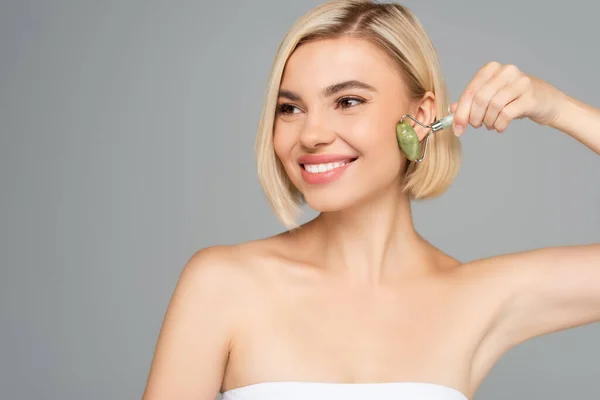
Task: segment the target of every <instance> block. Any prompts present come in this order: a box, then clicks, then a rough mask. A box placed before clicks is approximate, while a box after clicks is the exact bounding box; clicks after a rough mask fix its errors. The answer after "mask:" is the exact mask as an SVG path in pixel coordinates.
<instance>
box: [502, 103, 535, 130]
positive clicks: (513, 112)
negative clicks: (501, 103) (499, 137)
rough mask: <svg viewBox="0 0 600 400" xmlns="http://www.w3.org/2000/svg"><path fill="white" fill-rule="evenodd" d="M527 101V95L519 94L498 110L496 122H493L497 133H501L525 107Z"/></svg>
mask: <svg viewBox="0 0 600 400" xmlns="http://www.w3.org/2000/svg"><path fill="white" fill-rule="evenodd" d="M528 101H529V100H528V99H527V97H524V96H521V97H517V98H516V99H515V100H513V101H512V102H510V103H508V104H507V105H506V107H504V108H503V109H502V110H500V113H499V114H498V118H496V122H495V123H494V129H495V130H496V131H498V132H499V133H503V132H504V131H505V130H506V127H507V126H508V124H509V123H510V122H511V121H512V120H514V119H515V118H518V117H519V116H520V115H521V114H522V112H523V110H525V109H526V108H527V105H528Z"/></svg>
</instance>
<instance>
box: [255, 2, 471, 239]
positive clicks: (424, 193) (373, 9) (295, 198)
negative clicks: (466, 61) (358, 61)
mask: <svg viewBox="0 0 600 400" xmlns="http://www.w3.org/2000/svg"><path fill="white" fill-rule="evenodd" d="M344 35H351V36H353V37H359V38H363V39H366V40H369V41H370V42H371V43H373V44H375V45H376V46H378V47H379V48H380V49H383V50H384V51H385V52H386V53H387V54H388V55H389V56H390V58H391V59H392V60H393V61H394V62H395V63H396V64H397V66H398V67H399V71H401V73H402V75H403V78H404V80H405V82H406V84H407V88H408V91H409V95H410V96H411V98H414V99H418V98H421V97H422V96H423V95H424V94H425V93H426V92H427V91H430V92H432V93H434V94H435V97H436V116H437V118H438V119H439V118H441V117H442V116H443V115H444V113H446V112H447V108H448V103H449V100H448V91H447V88H446V84H445V82H444V79H443V76H442V71H441V66H440V62H439V59H438V56H437V53H436V51H435V48H434V46H433V43H432V42H431V40H430V38H429V36H428V35H427V34H426V32H425V30H424V29H423V27H422V26H421V24H420V22H419V21H418V19H417V18H416V17H415V16H414V15H413V14H412V12H411V11H410V10H408V9H407V8H406V7H404V6H402V5H400V4H380V3H376V2H374V1H370V0H335V1H330V2H327V3H325V4H323V5H320V6H318V7H316V8H314V9H313V10H312V11H310V12H308V13H307V14H305V15H304V16H302V17H301V18H300V19H299V20H298V21H297V22H296V24H294V26H293V27H292V28H291V29H290V30H289V31H288V33H287V35H286V36H285V38H284V39H283V41H282V42H281V44H280V45H279V48H278V50H277V54H276V56H275V59H274V61H273V65H272V68H271V73H270V78H269V82H268V87H267V91H266V98H265V102H264V105H263V109H262V114H261V119H260V123H259V127H258V135H257V139H256V148H255V155H256V160H257V167H258V177H259V181H260V184H261V186H262V187H263V190H264V191H265V193H266V195H267V198H268V199H269V202H270V204H271V208H272V209H273V211H274V212H275V214H276V216H277V218H278V219H279V221H281V223H283V224H284V225H285V226H286V227H288V228H292V229H294V228H297V227H298V225H297V222H296V220H297V217H298V215H299V212H300V205H301V204H302V203H303V201H304V198H303V196H302V194H301V193H300V192H299V190H298V189H297V188H296V187H295V186H294V184H293V183H292V182H291V180H290V179H289V177H288V176H287V174H286V172H285V170H284V168H283V165H282V164H281V162H280V160H279V159H278V157H277V156H276V154H275V150H274V148H273V127H274V118H275V108H276V105H277V98H278V92H279V86H280V84H281V78H282V75H283V70H284V67H285V64H286V62H287V60H288V58H289V57H290V55H291V54H292V53H293V51H294V50H295V49H296V48H297V47H298V46H299V45H301V44H303V43H306V42H309V41H313V40H319V39H331V38H336V37H340V36H344ZM460 161H461V147H460V142H459V140H458V139H457V138H456V136H455V135H454V134H453V132H452V130H451V128H450V129H446V130H442V131H438V132H436V133H435V134H433V135H431V136H430V138H429V143H428V148H427V155H426V157H425V160H424V161H423V162H421V163H414V162H413V163H410V164H409V165H408V167H407V169H406V175H405V177H404V187H403V190H404V192H405V193H406V194H407V195H408V197H409V198H410V199H411V200H419V199H427V198H432V197H435V196H438V195H440V194H442V193H443V192H445V191H446V189H448V187H449V186H450V185H451V184H452V182H453V180H454V178H455V177H456V175H457V173H458V169H459V166H460ZM407 162H408V161H407Z"/></svg>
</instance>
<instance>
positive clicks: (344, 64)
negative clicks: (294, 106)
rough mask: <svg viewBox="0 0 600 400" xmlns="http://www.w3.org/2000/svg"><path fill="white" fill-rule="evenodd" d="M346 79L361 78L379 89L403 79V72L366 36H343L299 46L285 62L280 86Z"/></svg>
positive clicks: (313, 85) (316, 85) (295, 87)
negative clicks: (365, 37)
mask: <svg viewBox="0 0 600 400" xmlns="http://www.w3.org/2000/svg"><path fill="white" fill-rule="evenodd" d="M346 80H360V81H363V82H367V83H369V84H370V85H372V86H375V87H376V88H377V89H379V88H384V87H386V86H389V85H392V86H394V85H393V82H398V83H400V82H401V76H400V73H399V71H398V69H397V67H396V66H395V65H394V63H393V62H392V60H390V58H389V56H388V55H387V54H386V53H385V52H384V51H383V50H382V49H380V48H379V47H377V46H376V45H374V44H373V43H371V42H369V41H367V40H365V39H361V38H354V37H348V36H344V37H340V38H335V39H321V40H316V41H313V42H308V43H305V44H303V45H301V46H300V47H298V48H297V49H296V50H295V51H294V53H292V55H291V56H290V57H289V59H288V61H287V63H286V66H285V69H284V73H283V77H282V82H281V86H282V87H285V88H286V89H290V90H300V89H305V90H306V89H307V88H315V89H318V90H320V89H321V88H322V87H325V86H327V85H331V84H332V83H336V82H341V81H346ZM300 85H301V86H300Z"/></svg>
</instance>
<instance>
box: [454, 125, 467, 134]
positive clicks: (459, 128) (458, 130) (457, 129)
mask: <svg viewBox="0 0 600 400" xmlns="http://www.w3.org/2000/svg"><path fill="white" fill-rule="evenodd" d="M464 130H465V127H464V126H462V125H456V126H455V127H454V134H455V135H456V136H460V135H461V134H462V133H463V132H464Z"/></svg>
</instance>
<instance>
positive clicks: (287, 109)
mask: <svg viewBox="0 0 600 400" xmlns="http://www.w3.org/2000/svg"><path fill="white" fill-rule="evenodd" d="M294 110H298V107H296V106H293V105H291V104H288V103H283V104H277V108H276V109H275V113H276V114H285V115H290V114H295V113H294Z"/></svg>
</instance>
